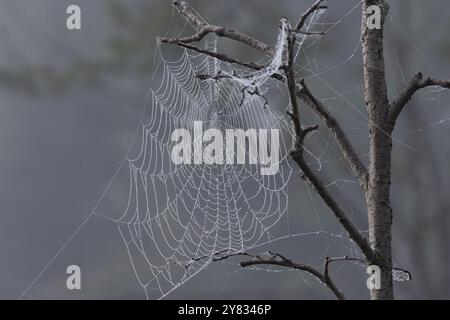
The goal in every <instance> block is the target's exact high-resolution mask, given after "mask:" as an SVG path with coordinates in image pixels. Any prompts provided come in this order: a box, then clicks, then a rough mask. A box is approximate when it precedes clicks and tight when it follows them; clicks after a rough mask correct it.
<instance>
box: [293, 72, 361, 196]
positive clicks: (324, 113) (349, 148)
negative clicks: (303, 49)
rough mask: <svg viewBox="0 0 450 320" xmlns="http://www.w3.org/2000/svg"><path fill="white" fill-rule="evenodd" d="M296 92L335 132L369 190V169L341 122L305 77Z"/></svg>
mask: <svg viewBox="0 0 450 320" xmlns="http://www.w3.org/2000/svg"><path fill="white" fill-rule="evenodd" d="M296 94H297V96H298V97H299V98H300V99H302V100H303V102H304V103H305V104H306V105H307V106H309V107H310V108H312V109H313V110H314V111H315V113H316V114H317V115H318V116H319V118H320V119H321V120H322V121H323V122H324V123H325V124H326V126H327V127H328V129H329V130H330V131H331V132H332V133H333V135H334V138H335V139H336V141H337V142H338V144H339V147H340V148H341V151H342V154H343V155H344V158H345V160H346V161H347V163H348V165H349V167H350V169H351V170H352V172H353V174H354V175H355V176H356V177H357V178H358V180H359V182H360V185H361V187H362V188H363V190H364V191H367V169H366V167H365V166H364V164H363V162H362V161H361V159H360V158H359V156H358V154H357V153H356V151H355V149H354V148H353V145H352V143H351V142H350V140H349V139H348V138H347V135H346V134H345V132H344V130H343V129H342V127H341V125H340V124H339V122H338V121H337V120H336V119H335V118H334V117H333V116H332V115H331V114H330V113H329V112H328V110H327V108H326V107H325V106H324V105H323V104H322V103H321V102H320V101H319V100H317V99H316V98H315V97H314V95H313V94H312V93H311V91H310V90H309V88H308V87H307V86H306V83H305V81H304V80H303V79H302V80H301V81H300V84H297V92H296Z"/></svg>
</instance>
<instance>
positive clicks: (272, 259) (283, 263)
mask: <svg viewBox="0 0 450 320" xmlns="http://www.w3.org/2000/svg"><path fill="white" fill-rule="evenodd" d="M269 254H270V256H269V257H260V256H254V258H253V259H251V260H247V261H242V262H241V267H243V268H245V267H249V266H255V265H274V266H279V267H286V268H290V269H295V270H300V271H305V272H307V273H309V274H311V275H312V276H314V277H315V278H316V279H318V280H319V281H320V282H322V283H323V284H324V285H325V286H326V287H327V288H328V289H330V291H331V292H333V294H334V295H335V296H336V298H337V299H339V300H345V297H344V295H343V294H342V293H341V292H340V291H339V289H338V288H337V287H336V285H335V284H334V282H333V281H332V280H331V278H330V277H329V276H328V275H325V274H322V273H321V272H320V271H318V270H317V269H315V268H313V267H311V266H309V265H306V264H301V263H296V262H293V261H292V260H290V259H287V258H285V257H284V256H282V255H281V254H278V253H272V252H269ZM247 255H248V254H247Z"/></svg>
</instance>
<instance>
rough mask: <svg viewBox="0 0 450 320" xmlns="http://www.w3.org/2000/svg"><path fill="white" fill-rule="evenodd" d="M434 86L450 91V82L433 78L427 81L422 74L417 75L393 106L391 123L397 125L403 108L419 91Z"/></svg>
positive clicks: (390, 115) (390, 114) (390, 116)
mask: <svg viewBox="0 0 450 320" xmlns="http://www.w3.org/2000/svg"><path fill="white" fill-rule="evenodd" d="M432 86H439V87H442V88H445V89H450V80H436V79H432V78H426V79H425V80H423V75H422V73H421V72H419V73H417V74H415V75H414V77H413V78H412V79H411V80H410V81H409V83H408V86H407V87H406V88H405V90H404V91H403V92H402V93H400V94H399V96H398V98H397V99H396V100H395V101H394V102H392V104H391V110H390V113H389V118H390V121H392V124H395V122H396V121H397V118H398V116H399V115H400V113H401V112H402V110H403V108H404V107H405V106H406V104H407V103H408V102H409V100H411V98H412V97H413V95H414V94H415V93H416V92H417V91H418V90H420V89H423V88H426V87H432Z"/></svg>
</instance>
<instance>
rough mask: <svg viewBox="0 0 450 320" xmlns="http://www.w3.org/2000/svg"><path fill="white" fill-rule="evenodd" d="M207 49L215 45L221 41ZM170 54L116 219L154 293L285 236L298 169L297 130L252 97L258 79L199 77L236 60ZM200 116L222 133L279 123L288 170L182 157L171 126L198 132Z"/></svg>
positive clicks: (264, 78)
mask: <svg viewBox="0 0 450 320" xmlns="http://www.w3.org/2000/svg"><path fill="white" fill-rule="evenodd" d="M282 32H285V29H284V30H282ZM285 39H286V38H285V37H280V38H279V41H285ZM206 47H207V48H208V49H209V50H215V41H213V42H208V43H207V44H206ZM282 51H283V45H280V46H279V49H277V54H276V55H275V58H276V60H275V59H274V60H273V62H272V63H271V64H270V65H269V68H267V70H263V71H262V72H258V74H257V75H256V76H254V77H247V78H246V81H251V83H250V84H251V85H252V86H256V85H257V86H258V87H260V86H261V85H262V84H263V82H264V81H267V78H270V76H271V75H272V74H273V73H274V72H275V71H276V70H278V68H279V66H280V64H281V58H282V57H281V54H280V53H279V52H282ZM161 60H162V61H163V63H162V73H163V76H162V82H161V86H160V87H159V88H158V89H157V90H155V91H151V93H150V101H151V102H150V104H149V110H147V112H148V114H147V115H146V116H145V121H144V122H143V124H142V144H141V151H140V153H139V155H138V156H137V157H136V158H134V159H131V158H130V159H128V162H129V172H130V197H129V202H128V206H127V208H126V210H125V212H124V214H123V216H122V217H121V218H120V219H119V220H118V221H117V223H118V228H119V231H120V233H121V235H122V237H123V239H124V242H125V245H126V247H127V250H128V253H129V256H130V259H131V262H132V264H133V268H134V270H135V272H136V276H137V278H138V280H139V283H140V284H141V285H142V286H143V287H144V288H145V292H146V294H147V297H148V298H160V297H163V296H165V295H167V294H168V293H170V292H171V291H172V290H174V289H176V288H177V287H179V286H180V285H182V284H183V283H185V282H186V281H187V280H189V279H190V278H191V277H193V276H194V275H196V274H197V273H198V272H200V271H201V270H203V269H204V268H206V267H207V266H208V265H209V264H210V263H211V262H212V261H213V260H214V258H215V257H216V255H218V254H227V253H229V254H231V253H235V252H244V251H246V250H249V249H250V248H252V247H254V246H256V245H258V244H260V243H262V242H266V241H271V240H273V239H274V238H276V237H277V235H276V234H274V233H273V231H272V230H273V227H274V226H275V225H276V224H277V222H279V220H280V219H281V218H282V217H283V215H284V214H285V213H286V211H287V192H286V190H285V187H286V184H287V182H288V180H289V177H290V176H291V171H292V170H291V166H290V164H289V162H287V161H286V156H287V155H288V153H289V148H290V145H291V144H290V141H288V140H287V139H286V138H285V135H286V136H292V132H290V130H291V128H290V125H289V124H288V123H287V121H286V119H285V117H284V116H283V115H280V114H277V113H276V112H273V111H271V110H270V108H268V107H267V106H266V102H265V99H264V98H263V97H261V96H257V95H245V92H246V90H247V87H248V86H249V85H250V84H247V82H246V81H239V80H240V79H241V78H237V77H236V76H233V77H231V79H223V80H221V81H214V80H209V81H201V80H198V79H197V78H196V75H198V74H211V75H214V74H217V73H218V71H219V70H225V69H226V68H227V66H222V64H221V63H219V61H218V60H216V59H214V58H210V57H206V56H204V55H198V54H192V53H189V52H188V51H186V50H182V53H181V57H180V58H179V59H176V60H172V61H169V60H165V59H164V58H163V57H162V56H161ZM250 78H251V79H252V80H248V79H250ZM242 79H244V78H242ZM243 95H244V99H243V98H242V96H243ZM194 121H202V123H203V124H204V129H208V128H214V129H219V130H221V131H222V132H225V130H226V129H236V128H239V129H243V130H247V129H250V128H252V129H270V128H278V129H279V130H280V131H283V132H285V133H287V134H282V135H281V140H282V141H281V148H282V150H284V152H282V154H283V156H282V157H281V159H280V163H279V164H278V165H279V172H278V173H277V174H276V175H274V176H264V175H261V173H260V170H261V168H260V167H261V165H230V164H225V165H216V164H212V165H210V164H201V165H190V164H189V165H174V164H173V163H172V162H171V161H170V150H171V149H172V147H173V145H174V142H172V141H171V140H170V135H171V132H172V131H173V130H175V129H177V128H186V129H188V130H190V131H192V130H193V123H194ZM195 143H200V144H201V142H199V141H194V144H195ZM238 148H245V146H238ZM246 153H247V152H246ZM278 236H279V235H278Z"/></svg>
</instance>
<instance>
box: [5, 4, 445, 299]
mask: <svg viewBox="0 0 450 320" xmlns="http://www.w3.org/2000/svg"><path fill="white" fill-rule="evenodd" d="M312 2H313V1H310V0H297V1H294V0H292V1H291V0H280V1H276V2H275V1H270V0H263V1H261V0H259V1H256V0H252V1H245V2H243V1H237V0H229V1H218V0H214V1H205V0H203V1H201V0H197V1H190V2H189V3H190V4H192V6H194V7H195V9H196V10H197V11H198V12H199V13H200V14H201V15H202V16H203V17H205V18H207V20H208V21H209V22H211V23H213V24H217V25H226V26H229V27H232V28H234V29H236V30H239V31H242V32H244V33H248V34H250V35H252V36H254V37H256V38H258V39H261V40H263V41H265V42H267V43H273V42H274V40H275V38H276V35H277V32H278V24H279V18H280V17H282V16H286V17H287V18H288V19H289V20H290V21H291V22H292V23H295V22H296V21H297V19H298V18H299V16H300V14H301V13H302V12H303V11H304V10H305V9H306V8H307V7H309V6H310V5H311V3H312ZM389 3H390V4H391V11H390V15H389V20H388V22H387V26H386V36H385V41H386V52H385V53H386V65H387V75H388V84H389V87H390V92H389V93H390V99H391V100H392V99H393V98H394V97H395V95H396V93H398V92H399V90H400V89H401V88H403V86H404V85H405V83H406V81H408V79H409V78H410V77H411V76H412V75H413V74H414V73H416V72H418V71H422V72H423V73H424V75H425V76H432V77H434V78H444V79H448V78H449V75H450V39H449V34H450V19H449V18H450V14H449V12H450V3H449V2H448V1H446V0H430V1H420V0H393V1H389ZM70 4H78V5H79V6H80V7H81V14H82V30H81V31H69V30H67V29H66V18H67V15H66V13H65V12H66V8H67V6H68V5H70ZM328 6H329V9H328V11H327V13H326V14H325V15H324V16H323V17H322V18H321V20H320V22H322V23H324V25H323V28H325V29H328V28H329V27H330V26H333V25H334V27H333V28H332V29H330V30H329V32H327V34H326V35H325V36H324V37H322V38H321V39H320V40H319V41H309V42H307V43H306V45H307V46H308V49H307V52H308V56H307V58H306V57H305V58H304V59H302V61H301V64H302V65H305V66H308V69H312V70H313V72H314V74H316V75H319V76H314V74H312V73H311V72H307V71H304V72H305V73H304V74H301V75H302V76H304V77H305V78H306V79H307V81H308V83H309V84H310V87H311V89H312V91H313V92H315V93H316V96H317V97H319V98H321V99H322V101H323V102H324V103H325V104H326V105H327V106H328V107H329V109H330V110H331V112H333V114H334V115H335V116H336V117H337V118H338V119H339V120H340V121H342V126H343V128H344V129H345V131H346V133H347V134H348V136H349V137H350V139H351V140H352V141H353V142H354V143H355V146H356V149H357V150H358V151H359V153H360V154H361V155H362V157H363V160H364V161H366V160H367V159H366V157H364V155H365V154H366V152H367V122H365V121H364V114H365V105H364V101H363V92H362V60H361V54H360V45H359V40H360V20H361V12H360V10H361V6H360V5H359V1H357V0H343V1H332V0H329V1H328ZM337 22H338V23H337ZM179 33H183V34H190V33H192V30H191V29H190V27H189V26H186V25H185V23H184V22H183V20H182V19H180V17H179V16H178V14H177V12H176V11H175V10H174V9H173V8H172V6H171V1H167V0H165V1H163V0H151V1H148V0H130V1H128V0H127V1H124V0H122V1H120V0H97V1H87V0H86V1H75V0H72V1H66V0H58V1H57V0H16V1H7V0H0V37H1V42H0V150H1V156H0V179H1V182H0V284H1V285H0V298H3V299H16V298H18V297H20V296H21V295H22V294H23V293H24V291H25V290H26V289H27V288H28V287H29V286H30V285H31V284H32V286H31V287H30V290H29V291H27V294H26V295H25V296H24V298H27V299H33V298H41V299H51V298H63V299H73V298H81V299H88V298H100V299H102V298H122V299H131V298H135V299H144V298H145V294H144V290H143V289H142V287H141V286H140V285H139V284H138V282H137V280H136V277H135V275H134V272H133V269H132V265H131V263H130V259H129V257H128V254H127V252H126V249H125V246H124V244H123V241H122V239H121V237H120V234H119V233H118V232H117V228H116V227H115V226H114V225H113V224H111V223H108V222H107V221H105V220H103V219H99V218H97V217H95V216H94V217H91V218H89V219H88V220H86V218H87V217H88V216H89V215H90V213H91V211H92V209H93V208H94V207H95V205H96V203H97V202H98V200H99V199H100V198H101V197H102V194H103V193H104V191H105V188H106V186H107V184H108V183H109V181H110V180H111V178H112V176H113V174H114V173H115V172H116V170H117V168H118V167H119V166H120V165H121V163H122V160H123V159H124V156H125V155H126V153H127V150H128V148H129V146H130V143H131V142H132V139H133V136H134V133H135V130H136V127H137V125H138V122H139V119H140V116H141V113H142V110H143V108H144V105H145V98H146V95H147V92H148V89H149V88H150V87H155V86H157V85H158V83H159V80H160V79H159V78H158V76H155V77H153V75H154V73H155V71H157V66H158V60H157V58H156V55H155V53H156V50H155V48H156V44H157V43H156V38H157V37H158V36H164V35H171V36H174V35H178V34H179ZM219 49H220V51H224V52H225V53H227V54H229V55H230V56H233V57H237V58H240V59H241V60H243V61H249V60H253V61H265V60H264V59H265V57H263V56H261V54H259V53H258V52H255V51H254V50H252V49H249V48H246V47H244V46H243V45H241V44H238V43H235V42H232V41H229V40H224V39H219ZM172 50H176V48H172ZM155 58H156V60H155ZM301 107H302V108H304V106H301ZM309 116H310V115H309ZM308 120H309V121H310V122H311V123H314V121H316V123H318V121H317V120H314V118H313V117H310V118H308ZM449 124H450V93H449V92H446V91H443V90H436V89H433V88H431V89H428V90H424V91H421V92H420V93H419V94H417V95H416V97H415V98H414V100H413V101H412V102H411V103H410V104H409V105H408V107H407V109H406V110H405V111H404V113H403V114H402V116H401V119H400V121H399V124H398V127H397V129H396V131H395V132H394V137H395V139H394V140H395V142H394V153H393V169H392V172H393V185H392V206H393V210H394V227H393V237H394V240H393V241H394V243H393V250H394V251H393V256H394V262H395V265H396V266H398V267H401V268H405V269H407V270H409V271H410V272H411V274H412V280H411V281H408V282H396V283H395V295H396V298H400V299H449V298H450V235H449V233H448V232H449V230H450V212H449V211H450V198H449V196H448V195H449V187H450V186H449V184H450V161H449V157H450V139H448V137H449V134H450V126H449ZM320 132H321V135H319V136H318V138H317V139H315V140H312V141H310V142H308V143H311V144H313V145H312V146H310V147H311V150H313V152H314V154H316V155H320V160H321V164H322V167H323V168H322V170H321V171H320V173H319V174H320V176H321V177H322V178H323V180H324V181H325V182H326V183H327V184H328V186H329V189H330V191H331V192H332V193H333V194H334V195H335V196H336V197H337V199H338V201H339V202H340V203H341V204H342V205H343V207H344V208H345V209H346V210H347V211H348V213H349V215H350V216H351V217H352V218H353V219H354V221H355V223H356V224H357V225H358V227H359V228H360V229H361V230H366V229H367V218H366V212H365V207H364V202H363V195H362V194H361V192H360V191H359V189H358V184H355V183H354V178H353V177H352V176H351V175H350V174H349V172H348V170H346V168H345V166H344V163H343V162H342V161H341V158H340V154H339V150H338V149H337V146H336V145H334V142H333V141H332V139H329V134H328V133H327V131H326V130H325V129H323V128H322V129H321V131H320ZM321 138H323V139H321ZM294 172H297V171H294ZM125 182H127V181H125ZM125 182H123V185H121V186H119V190H124V192H127V186H126V185H125ZM120 188H122V189H120ZM288 188H289V189H288V192H289V212H288V216H289V217H290V219H289V223H290V225H289V229H290V230H289V232H292V233H305V235H304V236H297V237H288V238H286V239H283V240H279V241H276V242H274V243H271V244H270V245H269V246H267V247H264V248H257V249H255V250H256V251H255V253H258V252H262V251H264V250H269V249H270V250H272V251H275V252H280V253H282V254H283V255H285V256H286V257H289V258H291V259H292V260H294V261H297V262H301V263H308V264H311V265H314V266H317V267H319V268H320V267H321V265H322V263H323V261H324V258H325V257H326V256H340V255H345V254H349V252H352V250H354V247H353V245H352V244H351V243H350V242H349V241H348V239H346V237H345V234H343V231H342V228H341V227H340V225H339V224H338V223H337V222H336V221H335V218H334V217H333V216H332V214H330V212H329V211H328V209H327V208H326V207H325V206H324V205H323V204H322V203H321V201H320V199H318V198H317V197H316V196H315V195H314V193H313V191H312V190H310V189H309V187H308V186H306V185H305V183H304V182H303V180H302V179H301V178H299V177H298V175H294V176H293V177H292V178H291V181H290V183H289V186H288ZM80 225H82V228H81V229H79V232H77V233H76V234H75V236H74V237H73V238H70V237H71V235H73V234H74V231H76V230H77V228H78V227H79V226H80ZM294 230H295V232H294ZM321 231H323V232H321ZM287 234H288V231H286V235H287ZM68 239H70V241H69V242H68V244H67V245H66V246H64V245H65V243H66V242H67V240H68ZM63 246H64V247H63ZM61 248H62V250H61V251H59V250H60V249H61ZM58 252H59V254H58V256H57V257H56V259H54V260H52V259H53V257H54V256H55V254H56V253H58ZM239 261H240V260H239V259H233V260H230V261H227V262H224V263H213V264H211V265H210V266H209V267H208V269H207V270H206V271H204V272H202V273H200V274H199V275H197V276H196V277H195V278H193V279H191V280H190V281H189V282H187V283H186V284H185V285H183V286H182V287H180V288H178V289H177V290H175V291H174V292H173V293H171V294H170V295H169V296H168V297H167V298H169V299H196V298H198V299H214V298H218V299H228V298H230V299H231V298H233V299H240V298H247V299H277V298H280V299H331V298H333V296H332V295H331V294H330V293H329V292H328V291H327V289H326V288H324V287H323V286H322V285H321V284H320V283H318V282H317V281H316V280H315V279H313V278H311V277H310V276H309V275H307V274H304V273H301V272H292V271H284V272H267V271H261V270H259V271H254V270H240V268H239V267H238V263H239ZM70 264H76V265H79V266H80V267H81V270H82V290H80V291H69V290H67V289H66V287H65V281H66V277H67V275H66V273H65V269H66V267H67V266H68V265H70ZM47 266H48V267H47ZM43 270H44V271H43ZM41 271H43V272H42V273H41ZM38 275H39V277H38V279H37V281H36V282H33V281H34V279H36V276H38ZM332 276H333V279H334V280H335V282H336V284H337V285H338V287H339V288H340V289H341V290H342V291H343V292H344V293H345V294H346V296H347V297H348V298H353V299H365V298H368V292H367V289H366V287H365V274H364V270H363V268H361V267H359V266H355V265H353V264H346V263H342V264H336V265H334V266H333V273H332Z"/></svg>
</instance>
